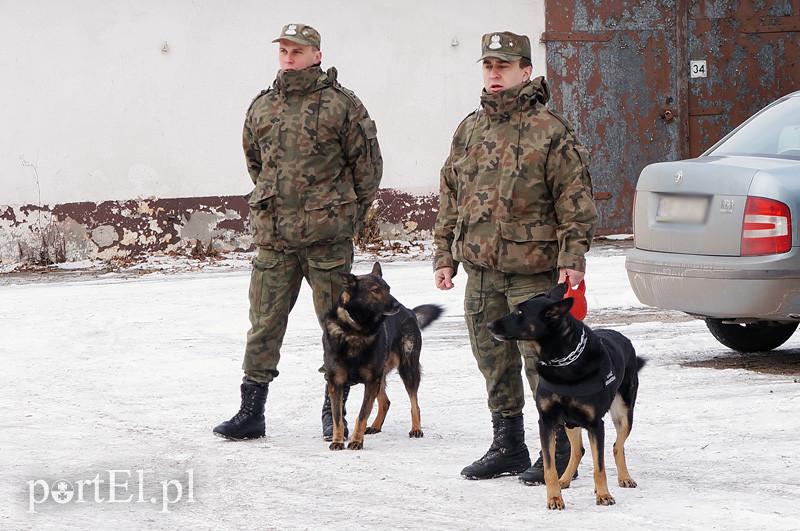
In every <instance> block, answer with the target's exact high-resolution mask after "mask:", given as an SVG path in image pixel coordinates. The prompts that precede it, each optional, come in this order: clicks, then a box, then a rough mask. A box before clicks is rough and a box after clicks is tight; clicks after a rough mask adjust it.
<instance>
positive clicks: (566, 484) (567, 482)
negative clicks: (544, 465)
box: [558, 478, 572, 489]
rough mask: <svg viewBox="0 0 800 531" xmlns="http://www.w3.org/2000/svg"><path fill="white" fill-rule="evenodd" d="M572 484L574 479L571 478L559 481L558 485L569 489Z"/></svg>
mask: <svg viewBox="0 0 800 531" xmlns="http://www.w3.org/2000/svg"><path fill="white" fill-rule="evenodd" d="M571 483H572V479H571V478H570V479H559V480H558V485H559V486H560V487H561V488H562V489H568V488H569V486H570V484H571Z"/></svg>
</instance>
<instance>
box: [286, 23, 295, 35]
mask: <svg viewBox="0 0 800 531" xmlns="http://www.w3.org/2000/svg"><path fill="white" fill-rule="evenodd" d="M286 35H297V24H289V25H288V26H286Z"/></svg>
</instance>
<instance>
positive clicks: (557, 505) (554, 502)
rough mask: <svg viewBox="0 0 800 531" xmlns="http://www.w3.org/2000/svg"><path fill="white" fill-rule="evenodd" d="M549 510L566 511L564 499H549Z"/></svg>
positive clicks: (554, 497) (555, 497)
mask: <svg viewBox="0 0 800 531" xmlns="http://www.w3.org/2000/svg"><path fill="white" fill-rule="evenodd" d="M547 508H548V509H550V510H553V509H555V510H558V511H560V510H562V509H564V498H562V497H561V496H553V497H551V498H548V499H547Z"/></svg>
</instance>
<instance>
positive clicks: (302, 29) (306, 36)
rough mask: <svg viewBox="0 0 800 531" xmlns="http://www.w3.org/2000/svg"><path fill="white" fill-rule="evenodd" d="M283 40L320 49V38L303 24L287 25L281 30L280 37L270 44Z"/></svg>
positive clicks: (313, 30)
mask: <svg viewBox="0 0 800 531" xmlns="http://www.w3.org/2000/svg"><path fill="white" fill-rule="evenodd" d="M283 40H287V41H291V42H295V43H297V44H302V45H303V46H313V47H314V48H316V49H318V50H321V49H322V46H321V44H322V37H320V34H319V32H318V31H317V30H315V29H314V28H312V27H311V26H306V25H305V24H287V25H285V26H284V27H283V30H281V35H280V37H278V38H277V39H275V40H273V41H272V42H280V41H283Z"/></svg>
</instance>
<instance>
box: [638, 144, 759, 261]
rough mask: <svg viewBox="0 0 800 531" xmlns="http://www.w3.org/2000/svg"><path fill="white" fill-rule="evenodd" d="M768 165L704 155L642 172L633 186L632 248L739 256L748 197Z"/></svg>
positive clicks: (654, 166) (756, 160) (658, 165)
mask: <svg viewBox="0 0 800 531" xmlns="http://www.w3.org/2000/svg"><path fill="white" fill-rule="evenodd" d="M768 161H769V159H762V158H758V157H712V156H706V157H699V158H697V159H691V160H684V161H679V162H665V163H658V164H652V165H650V166H648V167H646V168H645V169H644V170H643V171H642V174H641V176H640V177H639V182H638V184H637V187H636V190H637V191H636V209H635V211H634V212H635V213H634V232H635V238H636V240H635V244H636V247H637V248H639V249H644V250H648V251H663V252H671V253H684V254H703V255H715V256H738V255H739V253H740V247H741V236H742V230H741V229H742V220H743V217H744V208H745V203H746V202H747V193H748V190H749V189H750V185H751V183H752V181H753V177H754V176H755V175H756V173H758V172H759V171H760V170H762V169H764V164H765V163H767V164H769V162H768Z"/></svg>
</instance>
